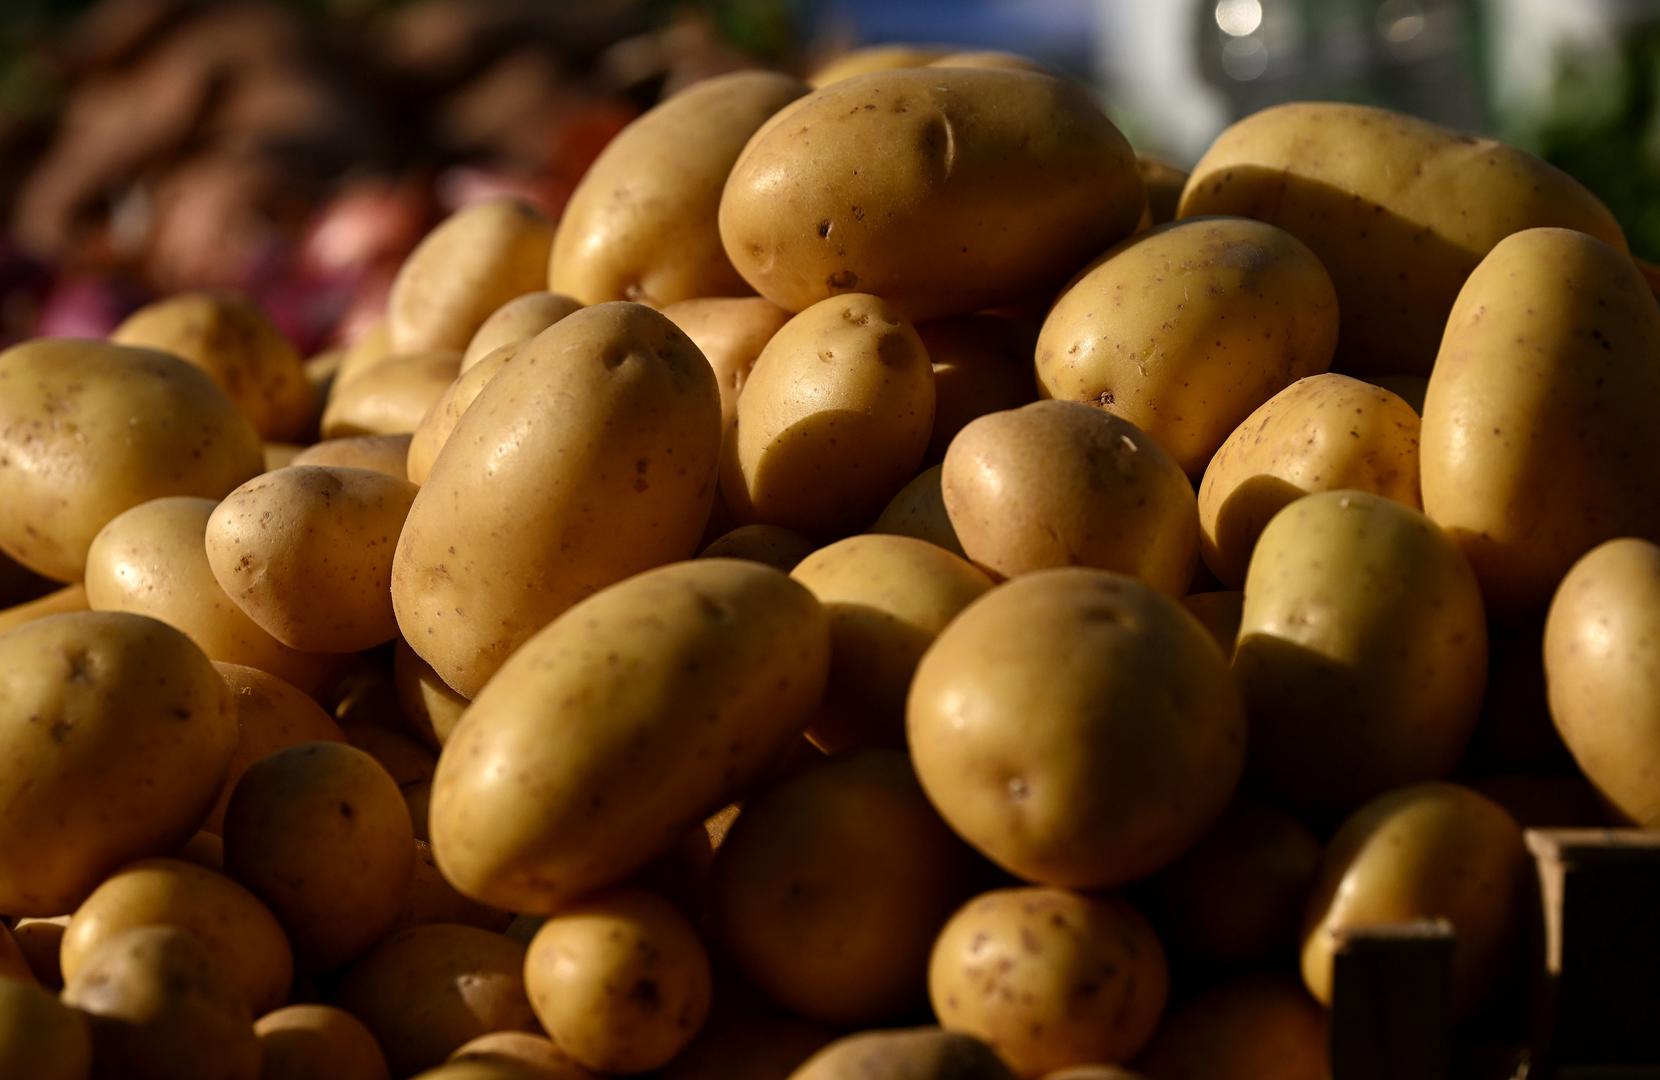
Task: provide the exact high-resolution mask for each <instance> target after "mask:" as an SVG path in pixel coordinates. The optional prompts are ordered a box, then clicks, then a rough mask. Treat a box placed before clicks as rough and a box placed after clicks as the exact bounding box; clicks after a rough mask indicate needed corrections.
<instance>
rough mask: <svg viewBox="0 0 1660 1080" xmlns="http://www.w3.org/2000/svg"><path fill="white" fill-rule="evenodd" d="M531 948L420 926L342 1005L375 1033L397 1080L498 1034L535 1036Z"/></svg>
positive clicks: (456, 929)
mask: <svg viewBox="0 0 1660 1080" xmlns="http://www.w3.org/2000/svg"><path fill="white" fill-rule="evenodd" d="M524 970H525V948H524V946H523V945H520V944H519V943H518V942H516V941H512V940H510V939H508V938H505V937H503V936H502V935H500V934H492V933H491V932H489V931H488V930H480V929H478V928H477V927H473V926H450V925H445V924H442V923H434V924H430V925H427V926H412V927H410V928H409V929H407V930H401V931H399V932H398V933H396V934H393V935H392V936H391V937H389V938H387V939H386V940H385V941H382V942H381V943H380V944H379V945H378V946H376V947H375V950H374V951H373V952H371V953H370V954H369V955H368V956H365V957H364V958H363V959H362V960H359V961H358V962H357V963H356V964H355V965H353V966H352V968H351V969H350V970H349V971H348V972H347V973H346V977H345V979H344V981H343V982H342V983H341V984H340V991H339V995H338V1000H339V1002H340V1005H341V1006H342V1007H343V1008H345V1009H346V1010H347V1011H348V1012H350V1013H351V1014H352V1015H353V1016H356V1017H357V1018H358V1019H359V1020H361V1021H363V1023H364V1024H365V1025H366V1026H367V1027H368V1028H369V1030H370V1031H371V1032H373V1033H374V1036H375V1040H376V1041H377V1042H379V1043H380V1047H381V1049H382V1050H383V1051H385V1053H386V1060H387V1063H388V1064H389V1065H391V1067H392V1073H393V1075H394V1076H408V1075H409V1074H410V1073H413V1072H418V1071H419V1070H421V1069H425V1068H429V1067H431V1066H433V1065H437V1064H439V1063H440V1062H442V1061H443V1060H444V1059H445V1058H447V1057H449V1056H450V1054H452V1053H454V1052H455V1050H456V1048H457V1047H460V1046H461V1045H463V1044H464V1043H466V1042H468V1041H469V1040H472V1039H476V1038H478V1037H479V1036H480V1035H485V1034H488V1033H489V1032H492V1031H535V1030H536V1015H535V1014H534V1013H533V1012H531V1009H530V1001H529V1000H528V999H527V998H526V997H525V984H524Z"/></svg>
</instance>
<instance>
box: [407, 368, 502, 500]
mask: <svg viewBox="0 0 1660 1080" xmlns="http://www.w3.org/2000/svg"><path fill="white" fill-rule="evenodd" d="M526 343H527V342H525V341H513V342H509V343H508V344H506V345H502V346H500V347H498V348H496V349H494V350H492V351H490V352H488V353H486V354H484V355H483V356H481V357H479V358H478V361H477V362H476V363H474V364H473V365H472V366H471V367H469V368H467V370H465V371H463V372H462V373H461V374H460V375H458V376H456V379H455V381H454V382H452V383H450V385H449V386H447V387H445V389H444V392H443V393H442V394H439V395H438V400H436V401H434V402H433V403H432V407H431V408H429V409H428V410H427V411H426V415H425V416H423V417H421V422H420V424H418V425H417V426H416V428H415V434H414V435H412V436H410V438H409V452H408V453H407V454H406V455H405V457H404V472H405V473H406V474H407V475H408V476H409V479H410V480H411V481H412V482H413V483H416V484H424V483H426V480H427V475H428V474H429V473H431V472H432V463H433V462H434V461H437V460H438V452H439V451H440V450H442V449H443V448H444V444H445V443H447V442H449V440H450V436H451V435H452V434H454V432H455V425H456V424H459V423H460V422H461V414H462V413H464V412H466V411H467V410H468V409H470V408H471V407H472V404H473V402H475V401H477V400H478V395H479V394H481V393H483V391H484V387H485V385H486V384H488V383H489V381H490V380H491V379H494V378H495V377H496V376H497V375H499V374H501V369H502V368H504V367H506V366H507V364H508V362H509V361H511V360H512V359H513V358H514V357H515V356H517V355H519V349H520V348H521V347H523V346H524V345H525V344H526Z"/></svg>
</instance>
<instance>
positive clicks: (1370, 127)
mask: <svg viewBox="0 0 1660 1080" xmlns="http://www.w3.org/2000/svg"><path fill="white" fill-rule="evenodd" d="M1207 214H1233V215H1238V216H1241V217H1250V218H1257V219H1258V220H1261V221H1266V222H1269V223H1270V224H1273V225H1277V226H1279V227H1280V228H1282V229H1284V230H1285V231H1287V232H1289V233H1291V234H1292V235H1293V236H1295V237H1296V238H1297V239H1299V240H1301V241H1302V242H1303V243H1305V244H1307V245H1308V246H1309V247H1310V248H1311V249H1313V251H1314V254H1315V255H1317V256H1319V258H1320V261H1321V262H1322V263H1323V264H1324V265H1325V267H1326V269H1327V270H1328V271H1330V273H1331V279H1332V284H1333V285H1334V286H1336V289H1337V301H1338V308H1339V310H1340V311H1341V312H1342V323H1343V327H1342V338H1343V353H1342V358H1341V359H1342V364H1343V366H1344V368H1345V370H1352V371H1355V372H1367V373H1377V372H1388V373H1392V374H1393V373H1404V372H1419V373H1422V372H1427V371H1428V370H1429V369H1430V366H1431V364H1432V362H1433V361H1434V359H1435V352H1436V347H1437V345H1438V344H1439V343H1440V341H1441V331H1442V328H1443V326H1444V325H1445V324H1446V321H1447V312H1448V311H1449V310H1450V309H1451V308H1452V304H1453V299H1454V297H1456V296H1457V295H1458V290H1459V288H1460V286H1462V285H1463V284H1464V279H1465V278H1466V277H1467V276H1468V275H1469V273H1470V271H1472V270H1474V269H1475V267H1476V264H1477V263H1478V262H1480V261H1481V260H1482V258H1483V256H1485V255H1486V254H1487V253H1488V252H1489V251H1491V250H1492V248H1493V246H1494V245H1495V244H1497V243H1498V242H1499V241H1500V240H1503V239H1504V238H1505V237H1506V236H1508V235H1510V234H1511V233H1514V232H1519V231H1520V230H1522V229H1529V228H1533V227H1535V226H1541V225H1556V226H1562V227H1566V228H1570V229H1578V230H1580V231H1582V232H1587V233H1590V234H1592V235H1593V236H1597V237H1600V238H1601V239H1603V240H1605V241H1607V242H1608V243H1610V244H1613V245H1615V246H1617V247H1619V248H1621V249H1622V250H1623V249H1624V247H1625V240H1624V237H1623V234H1622V233H1621V232H1620V227H1619V224H1618V223H1617V222H1616V221H1615V220H1614V217H1613V215H1612V214H1610V213H1609V212H1608V208H1607V207H1605V206H1603V205H1602V203H1601V202H1599V201H1598V200H1597V198H1596V197H1595V196H1594V195H1592V194H1591V193H1590V192H1588V191H1586V190H1585V189H1584V188H1583V187H1581V186H1580V185H1579V184H1578V182H1576V181H1574V180H1573V179H1572V178H1570V177H1569V176H1568V175H1567V174H1566V173H1563V172H1561V171H1560V170H1558V169H1556V168H1553V167H1552V166H1550V165H1547V164H1545V163H1544V162H1542V161H1540V160H1539V159H1538V158H1535V157H1533V156H1532V155H1530V154H1527V153H1524V152H1522V151H1520V150H1515V149H1512V148H1511V147H1508V146H1505V145H1504V144H1502V143H1498V142H1494V141H1493V140H1491V139H1478V138H1473V137H1471V136H1469V135H1464V134H1461V133H1459V132H1456V131H1452V130H1450V129H1448V128H1443V127H1439V126H1437V125H1435V124H1431V123H1428V122H1426V121H1423V120H1418V119H1415V118H1413V117H1409V116H1404V115H1401V114H1400V113H1394V112H1390V111H1388V110H1386V109H1377V108H1370V107H1367V106H1362V105H1340V104H1333V103H1324V102H1322V103H1306V102H1305V103H1296V104H1289V105H1279V106H1275V107H1273V108H1268V109H1263V110H1262V111H1260V112H1257V113H1254V114H1252V115H1251V116H1248V117H1246V118H1245V119H1243V120H1241V121H1239V122H1238V123H1236V124H1234V125H1233V126H1232V127H1230V128H1228V129H1227V130H1226V131H1224V132H1223V133H1222V134H1221V135H1220V136H1218V137H1217V139H1216V141H1215V142H1214V143H1212V144H1211V147H1210V149H1209V150H1208V151H1206V152H1205V155H1204V157H1203V158H1201V159H1200V160H1199V163H1198V164H1197V165H1195V166H1194V167H1193V174H1192V176H1191V177H1190V178H1189V180H1188V183H1187V188H1186V189H1185V190H1184V191H1183V192H1182V201H1181V204H1180V207H1179V208H1178V210H1177V217H1178V218H1189V217H1196V216H1199V215H1207Z"/></svg>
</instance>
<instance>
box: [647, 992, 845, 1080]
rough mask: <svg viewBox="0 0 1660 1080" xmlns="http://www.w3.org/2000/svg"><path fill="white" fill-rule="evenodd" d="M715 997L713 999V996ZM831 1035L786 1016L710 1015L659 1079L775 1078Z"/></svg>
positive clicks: (810, 1054)
mask: <svg viewBox="0 0 1660 1080" xmlns="http://www.w3.org/2000/svg"><path fill="white" fill-rule="evenodd" d="M717 996H718V995H717ZM835 1037H836V1036H835V1033H834V1032H832V1031H831V1030H830V1029H828V1028H822V1027H819V1026H818V1025H817V1024H809V1023H807V1022H806V1021H803V1020H796V1019H794V1018H792V1017H787V1016H767V1015H740V1016H737V1017H719V1016H711V1017H710V1018H709V1023H708V1024H706V1025H705V1026H704V1028H703V1031H702V1032H701V1033H700V1034H699V1035H698V1037H697V1039H696V1041H694V1042H693V1043H692V1044H691V1045H690V1046H688V1047H686V1049H685V1050H684V1051H682V1052H681V1053H680V1054H678V1055H677V1056H676V1057H675V1059H674V1060H673V1061H671V1062H669V1063H668V1065H666V1066H664V1067H663V1069H662V1070H661V1071H660V1072H659V1073H658V1076H659V1078H660V1080H779V1077H784V1076H788V1075H790V1073H792V1072H794V1071H795V1069H796V1067H797V1066H799V1065H801V1064H802V1063H803V1062H805V1061H806V1060H807V1059H808V1058H810V1057H812V1056H813V1055H814V1054H816V1053H818V1052H819V1051H820V1050H822V1049H824V1047H825V1046H826V1045H828V1044H829V1043H830V1042H831V1041H832V1040H833V1039H834V1038H835Z"/></svg>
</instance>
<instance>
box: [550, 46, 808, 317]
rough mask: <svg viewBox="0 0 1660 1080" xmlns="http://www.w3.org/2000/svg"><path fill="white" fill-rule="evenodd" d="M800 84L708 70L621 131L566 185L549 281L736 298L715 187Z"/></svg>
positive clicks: (655, 300)
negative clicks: (572, 186) (706, 74)
mask: <svg viewBox="0 0 1660 1080" xmlns="http://www.w3.org/2000/svg"><path fill="white" fill-rule="evenodd" d="M807 92H808V87H807V84H805V83H803V82H802V81H801V80H799V79H794V78H791V77H790V76H788V75H782V74H778V73H776V72H770V71H740V72H735V73H733V74H730V75H717V76H715V77H714V78H710V79H704V80H702V81H701V82H698V83H696V84H694V85H692V86H690V87H688V88H687V89H685V90H683V91H681V92H680V93H677V94H674V95H672V96H671V97H669V98H668V99H667V100H665V101H664V102H663V103H662V104H660V105H658V106H657V107H656V108H654V109H652V110H651V111H649V112H647V113H646V114H645V115H644V116H641V117H640V118H639V119H637V120H635V121H634V122H633V123H632V124H630V125H628V127H626V128H624V129H623V130H622V131H621V132H619V133H618V134H617V136H616V138H614V139H612V140H611V142H610V143H609V144H608V145H607V146H606V147H605V149H604V150H603V151H601V153H600V155H599V157H598V158H596V159H595V161H594V163H593V164H592V165H591V166H589V168H588V171H587V173H586V174H585V175H584V176H583V177H582V180H581V182H580V183H578V184H577V186H576V190H575V191H573V192H572V193H571V200H570V202H569V204H567V205H566V207H565V212H564V214H563V215H562V216H561V217H560V219H559V228H558V231H557V232H556V233H555V234H554V238H553V255H552V259H551V262H550V264H549V269H548V283H549V285H548V287H549V288H551V289H552V290H553V291H554V292H560V293H566V294H568V295H570V296H572V297H575V298H576V299H578V300H580V301H582V302H583V303H586V304H597V303H600V302H602V301H605V300H635V301H638V302H640V303H644V304H650V305H651V306H652V307H662V306H663V305H665V304H672V303H675V302H676V301H679V300H689V299H692V298H694V297H700V296H741V295H743V294H744V293H745V292H746V291H748V290H747V286H746V285H745V284H744V279H743V278H742V277H740V276H739V275H738V272H737V271H736V270H735V269H733V267H732V263H731V262H730V261H729V260H728V259H727V256H726V252H725V250H724V249H723V248H722V247H721V237H720V231H719V229H718V227H717V225H716V214H717V212H718V210H719V208H720V202H721V191H722V190H723V189H724V188H725V186H726V178H727V176H728V175H730V174H731V172H732V166H733V163H735V162H736V161H737V160H738V155H739V154H740V153H741V152H742V151H743V149H744V144H745V143H747V142H749V138H750V136H751V135H753V134H755V131H756V129H757V128H759V127H760V126H761V125H762V124H763V123H765V122H766V121H767V119H768V118H769V117H771V116H772V115H773V114H774V113H776V112H777V111H778V110H779V109H782V108H783V107H784V106H786V105H788V104H789V103H790V102H792V101H794V100H795V99H796V98H799V97H801V96H802V95H803V94H805V93H807ZM671 163H672V164H671Z"/></svg>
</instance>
